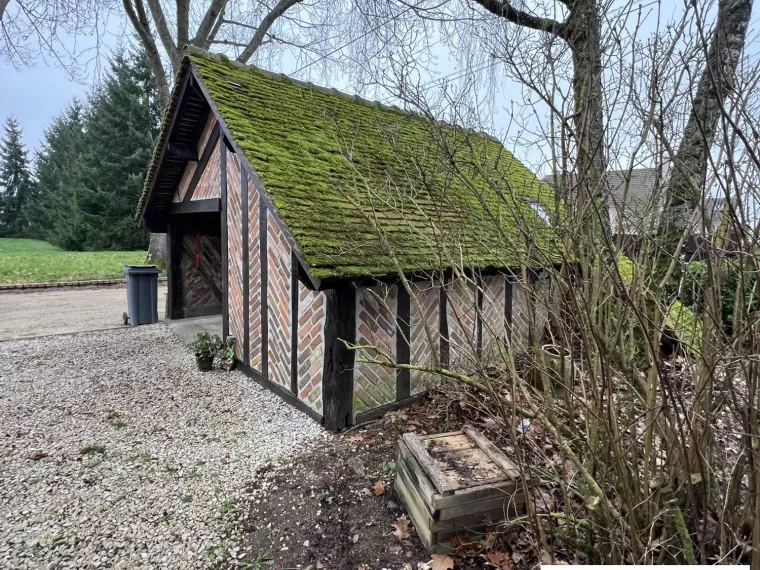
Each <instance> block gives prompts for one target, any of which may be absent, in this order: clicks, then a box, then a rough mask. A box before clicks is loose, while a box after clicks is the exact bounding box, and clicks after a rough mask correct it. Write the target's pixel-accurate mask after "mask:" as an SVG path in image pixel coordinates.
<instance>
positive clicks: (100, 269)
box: [0, 238, 147, 284]
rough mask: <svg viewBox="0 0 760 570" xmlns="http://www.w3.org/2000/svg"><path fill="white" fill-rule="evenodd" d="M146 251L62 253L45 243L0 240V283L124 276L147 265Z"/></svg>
mask: <svg viewBox="0 0 760 570" xmlns="http://www.w3.org/2000/svg"><path fill="white" fill-rule="evenodd" d="M146 255H147V254H146V252H144V251H63V250H61V249H58V248H57V247H55V246H54V245H51V244H49V243H47V242H44V241H39V240H33V239H13V238H4V239H0V284H8V283H57V282H61V281H90V280H93V279H113V278H119V277H121V276H122V273H123V270H124V266H125V265H140V264H143V263H145V259H146Z"/></svg>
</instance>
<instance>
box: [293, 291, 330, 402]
mask: <svg viewBox="0 0 760 570" xmlns="http://www.w3.org/2000/svg"><path fill="white" fill-rule="evenodd" d="M326 309H327V307H326V306H325V294H324V293H323V292H321V291H310V290H309V289H307V288H306V287H305V286H304V284H303V283H300V282H299V283H298V397H299V398H300V399H301V400H303V401H304V402H306V403H307V404H308V405H309V407H311V408H312V409H313V410H315V411H317V412H318V413H320V414H321V413H322V372H323V370H324V365H325V362H324V360H325V359H324V354H325V352H324V351H325V334H324V333H325V330H324V329H325V317H326V315H327V314H326Z"/></svg>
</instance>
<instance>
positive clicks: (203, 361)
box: [195, 356, 214, 372]
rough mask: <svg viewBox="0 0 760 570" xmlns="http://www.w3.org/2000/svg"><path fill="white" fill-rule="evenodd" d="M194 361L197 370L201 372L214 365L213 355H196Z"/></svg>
mask: <svg viewBox="0 0 760 570" xmlns="http://www.w3.org/2000/svg"><path fill="white" fill-rule="evenodd" d="M195 363H196V364H197V365H198V370H200V371H201V372H208V371H209V370H211V368H212V367H213V366H214V357H213V356H196V357H195Z"/></svg>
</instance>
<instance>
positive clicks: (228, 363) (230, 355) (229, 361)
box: [219, 336, 237, 370]
mask: <svg viewBox="0 0 760 570" xmlns="http://www.w3.org/2000/svg"><path fill="white" fill-rule="evenodd" d="M236 342H237V341H236V340H235V337H234V336H228V337H227V340H225V341H224V343H222V350H221V357H220V359H219V360H220V362H219V367H220V368H221V369H222V370H232V369H233V368H235V343H236Z"/></svg>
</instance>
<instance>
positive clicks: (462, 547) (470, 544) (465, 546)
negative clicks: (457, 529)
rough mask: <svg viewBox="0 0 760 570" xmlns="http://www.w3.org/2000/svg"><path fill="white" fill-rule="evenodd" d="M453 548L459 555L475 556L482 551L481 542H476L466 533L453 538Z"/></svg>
mask: <svg viewBox="0 0 760 570" xmlns="http://www.w3.org/2000/svg"><path fill="white" fill-rule="evenodd" d="M451 548H452V550H453V551H454V553H455V554H458V555H459V556H475V555H477V554H478V553H479V552H482V549H481V547H480V544H479V543H477V542H474V541H473V540H472V537H471V536H469V535H466V534H461V535H458V536H455V537H454V538H452V539H451Z"/></svg>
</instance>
